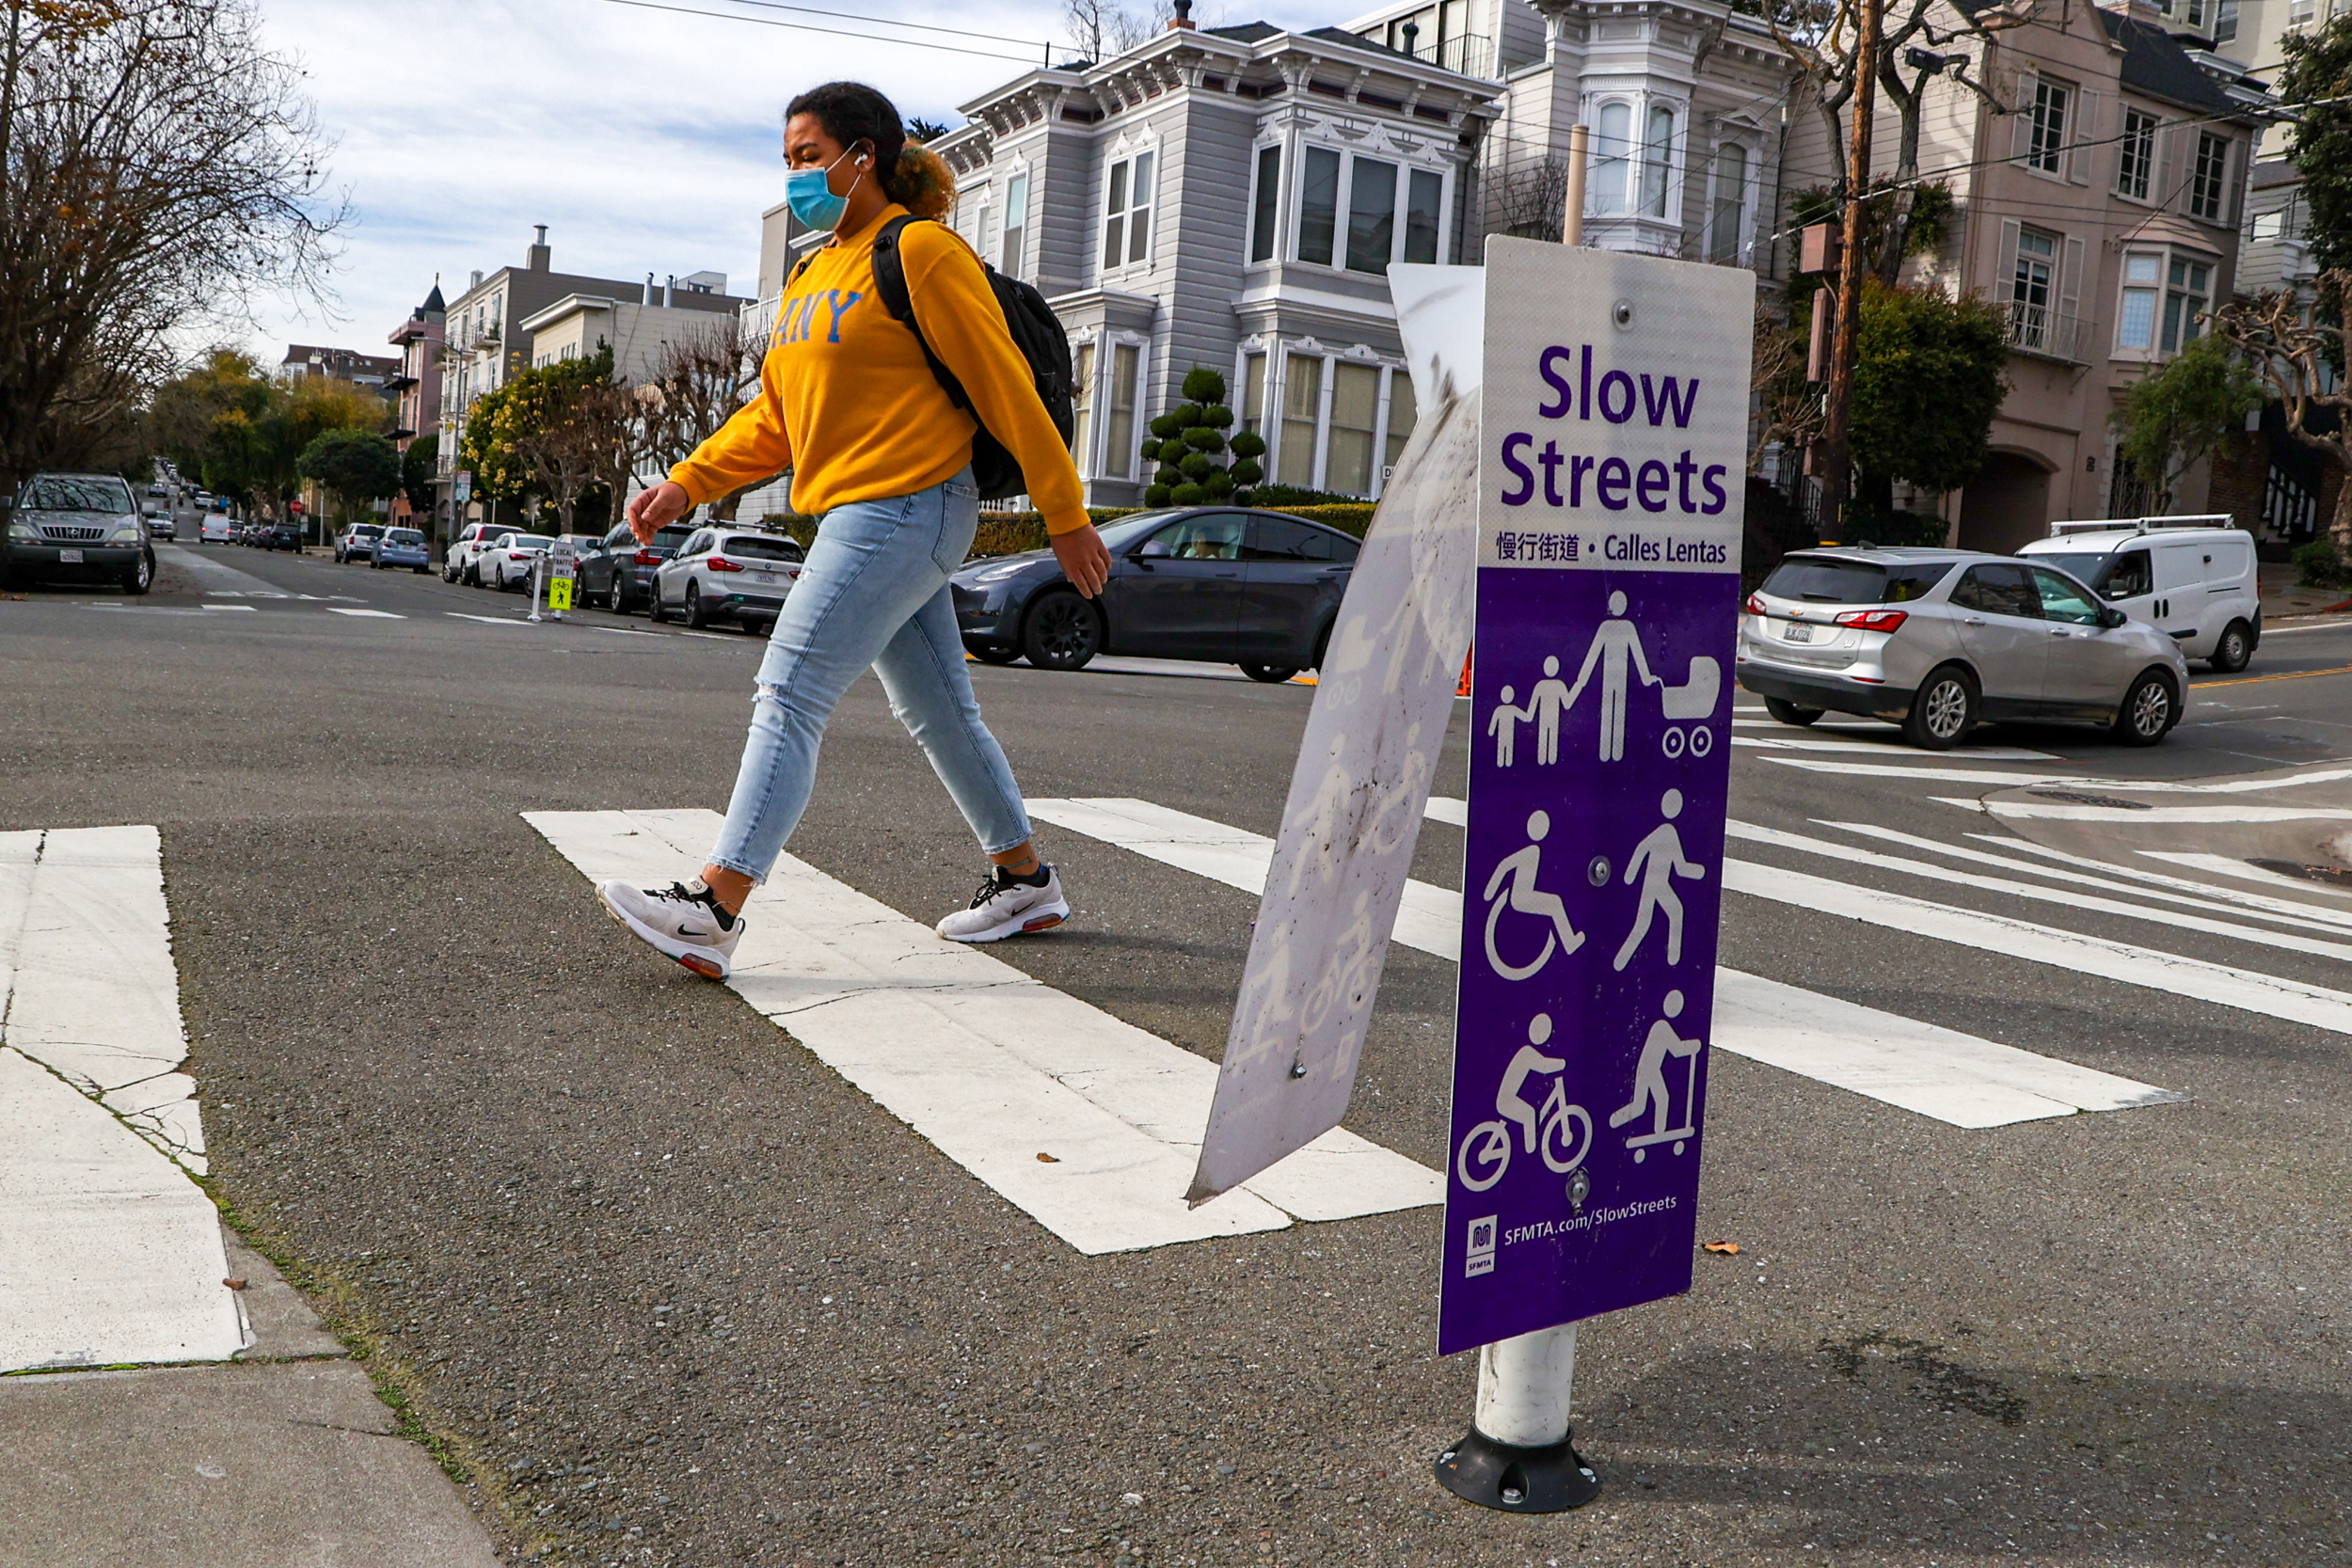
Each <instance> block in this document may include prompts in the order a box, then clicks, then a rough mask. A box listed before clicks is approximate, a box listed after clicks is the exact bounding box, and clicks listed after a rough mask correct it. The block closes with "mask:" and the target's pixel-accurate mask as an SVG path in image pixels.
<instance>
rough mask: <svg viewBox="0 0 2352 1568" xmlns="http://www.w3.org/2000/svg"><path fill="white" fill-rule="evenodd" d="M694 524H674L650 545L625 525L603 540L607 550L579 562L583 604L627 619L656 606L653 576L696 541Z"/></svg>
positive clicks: (662, 531)
mask: <svg viewBox="0 0 2352 1568" xmlns="http://www.w3.org/2000/svg"><path fill="white" fill-rule="evenodd" d="M693 534H694V526H693V525H692V524H691V523H672V524H670V525H669V526H668V527H666V528H663V529H660V530H659V531H656V532H655V534H654V536H653V543H652V544H650V545H640V544H639V543H638V542H637V535H636V534H635V533H633V532H631V531H629V528H628V524H626V523H624V524H622V525H621V526H620V527H619V528H616V529H614V530H613V531H612V532H610V533H608V534H606V535H605V536H604V547H603V548H602V549H601V550H599V551H598V552H597V553H596V554H595V555H592V556H583V557H581V559H580V578H579V585H580V602H581V603H582V604H592V605H599V606H602V607H603V608H604V609H606V610H611V611H612V613H613V614H615V615H628V614H631V613H633V612H635V611H637V610H643V609H644V608H645V607H646V606H647V605H648V604H650V603H652V602H653V575H654V572H655V570H656V569H657V568H659V567H660V564H661V563H662V562H665V561H667V560H669V559H670V557H672V556H674V555H675V554H677V549H678V546H680V545H683V544H685V543H686V541H687V540H689V539H691V538H692V537H693Z"/></svg>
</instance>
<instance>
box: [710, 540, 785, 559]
mask: <svg viewBox="0 0 2352 1568" xmlns="http://www.w3.org/2000/svg"><path fill="white" fill-rule="evenodd" d="M719 552H720V553H721V554H722V555H739V556H741V557H742V558H743V559H744V560H746V561H798V560H800V559H801V546H799V545H798V544H796V543H795V542H794V541H792V540H789V539H776V538H772V537H770V536H767V535H763V534H757V533H731V534H729V535H727V537H726V539H725V541H724V542H723V543H722V544H721V545H720V546H719Z"/></svg>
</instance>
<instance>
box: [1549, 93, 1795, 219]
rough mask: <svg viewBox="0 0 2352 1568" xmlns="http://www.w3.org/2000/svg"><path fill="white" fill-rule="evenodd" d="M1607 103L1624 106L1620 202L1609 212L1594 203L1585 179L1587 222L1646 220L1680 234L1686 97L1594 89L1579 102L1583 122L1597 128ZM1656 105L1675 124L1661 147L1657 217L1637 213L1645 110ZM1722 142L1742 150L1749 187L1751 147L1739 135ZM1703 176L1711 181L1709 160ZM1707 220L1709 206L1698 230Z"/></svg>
mask: <svg viewBox="0 0 2352 1568" xmlns="http://www.w3.org/2000/svg"><path fill="white" fill-rule="evenodd" d="M1612 103H1622V104H1624V105H1625V106H1626V125H1627V131H1626V153H1625V167H1624V168H1623V169H1622V170H1621V171H1620V173H1619V182H1620V183H1619V188H1620V189H1621V190H1622V191H1623V193H1624V200H1625V205H1624V206H1623V207H1620V208H1618V209H1617V210H1616V211H1614V212H1612V211H1609V210H1608V209H1606V208H1602V207H1598V206H1596V205H1595V202H1596V201H1597V200H1598V199H1600V198H1599V196H1598V189H1599V187H1597V185H1596V184H1595V182H1593V181H1592V180H1590V179H1589V178H1588V179H1587V181H1586V182H1585V188H1584V216H1585V218H1586V219H1587V220H1588V221H1589V220H1591V219H1593V218H1610V219H1614V220H1619V221H1622V222H1626V223H1646V224H1650V225H1653V226H1656V227H1663V228H1667V229H1671V230H1676V231H1677V233H1678V232H1680V231H1681V230H1684V229H1685V228H1687V227H1689V226H1688V225H1687V224H1685V223H1684V221H1683V201H1684V198H1685V196H1686V194H1687V191H1688V186H1689V181H1690V174H1691V101H1690V100H1689V99H1687V98H1676V97H1674V96H1672V95H1671V94H1668V93H1660V92H1632V91H1619V90H1606V91H1600V92H1596V93H1593V94H1591V95H1589V96H1588V97H1586V98H1585V99H1584V100H1583V109H1582V112H1583V115H1584V123H1585V124H1587V125H1590V126H1592V127H1594V128H1595V130H1596V132H1597V130H1598V128H1599V125H1600V112H1601V110H1603V109H1604V108H1606V107H1608V106H1609V105H1610V104H1612ZM1661 108H1662V109H1664V110H1666V111H1667V112H1668V113H1670V114H1672V115H1673V116H1674V121H1675V128H1674V131H1673V133H1672V135H1671V137H1670V145H1669V146H1668V148H1667V150H1666V200H1665V208H1666V212H1665V215H1664V216H1662V217H1659V216H1653V215H1652V214H1648V213H1645V212H1644V211H1642V152H1643V149H1645V148H1646V147H1647V146H1648V145H1649V140H1648V137H1649V115H1650V111H1651V110H1652V109H1661ZM1723 140H1724V141H1739V142H1740V143H1741V145H1742V146H1744V147H1746V148H1747V150H1748V169H1749V174H1748V179H1749V183H1750V184H1751V185H1753V184H1754V183H1755V182H1756V179H1757V177H1758V166H1757V163H1756V158H1757V153H1756V147H1755V146H1754V145H1753V144H1751V143H1748V142H1746V141H1744V140H1743V139H1742V138H1740V137H1739V136H1725V137H1724V138H1723ZM1707 178H1708V182H1709V184H1710V185H1711V184H1712V182H1713V181H1714V178H1715V175H1714V169H1713V166H1712V160H1711V159H1710V160H1709V167H1708V176H1707ZM1713 221H1714V213H1713V209H1712V208H1711V207H1710V208H1709V210H1708V214H1706V216H1705V217H1703V218H1702V219H1701V220H1700V230H1701V232H1702V233H1704V232H1705V230H1706V228H1707V226H1708V224H1711V223H1712V222H1713ZM1751 228H1753V223H1751Z"/></svg>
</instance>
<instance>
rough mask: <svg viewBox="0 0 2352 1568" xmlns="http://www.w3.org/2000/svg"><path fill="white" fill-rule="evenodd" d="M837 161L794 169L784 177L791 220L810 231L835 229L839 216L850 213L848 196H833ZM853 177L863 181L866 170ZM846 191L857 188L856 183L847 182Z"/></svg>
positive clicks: (844, 156)
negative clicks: (792, 217)
mask: <svg viewBox="0 0 2352 1568" xmlns="http://www.w3.org/2000/svg"><path fill="white" fill-rule="evenodd" d="M848 156H849V154H848V153H847V152H844V153H842V154H841V158H846V157H848ZM841 158H835V159H834V161H833V162H832V163H830V164H827V165H826V166H824V167H823V168H796V169H794V170H793V171H792V172H791V173H789V174H787V175H786V176H785V177H784V199H785V203H786V204H787V206H789V207H790V208H791V209H792V215H793V216H794V217H796V218H799V219H800V220H801V221H802V222H803V223H804V224H807V225H808V226H809V227H810V228H811V229H822V230H832V229H834V228H837V227H839V225H840V223H841V214H844V213H846V212H848V211H849V210H850V198H848V197H846V196H835V195H834V194H833V184H832V177H833V171H834V168H835V167H837V166H839V165H840V163H841ZM857 178H858V180H863V179H865V178H866V171H865V170H864V169H862V168H861V169H859V170H858V171H857ZM850 189H851V190H853V191H854V190H856V189H857V180H852V181H850Z"/></svg>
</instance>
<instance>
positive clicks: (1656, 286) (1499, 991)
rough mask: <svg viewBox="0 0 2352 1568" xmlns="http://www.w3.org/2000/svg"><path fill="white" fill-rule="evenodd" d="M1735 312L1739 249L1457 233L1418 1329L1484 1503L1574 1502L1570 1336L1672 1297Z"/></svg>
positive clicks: (1708, 896)
mask: <svg viewBox="0 0 2352 1568" xmlns="http://www.w3.org/2000/svg"><path fill="white" fill-rule="evenodd" d="M1754 301H1755V278H1754V277H1753V276H1752V275H1751V274H1749V273H1747V272H1745V271H1743V270H1741V269H1739V268H1734V267H1714V266H1704V265H1698V264H1694V263H1689V262H1681V261H1665V260H1661V259H1656V258H1649V257H1638V256H1630V255H1625V254H1620V253H1616V252H1610V251H1598V250H1584V249H1577V248H1569V247H1565V246H1561V245H1544V244H1539V243H1536V242H1533V241H1524V240H1511V239H1497V240H1494V241H1491V242H1489V244H1488V246H1487V252H1486V337H1485V342H1486V354H1485V368H1484V372H1483V375H1482V385H1481V409H1480V466H1479V481H1480V483H1479V500H1478V533H1479V543H1478V552H1479V553H1478V563H1477V621H1476V632H1475V647H1476V650H1477V658H1476V664H1475V670H1474V677H1473V682H1472V694H1471V697H1470V757H1471V761H1470V825H1469V832H1468V836H1467V848H1466V863H1465V866H1464V878H1463V882H1464V886H1463V892H1464V895H1465V896H1464V898H1463V925H1462V968H1461V981H1460V986H1461V990H1460V1001H1459V1010H1458V1019H1457V1023H1456V1036H1455V1047H1454V1115H1453V1129H1452V1138H1451V1142H1450V1145H1449V1149H1448V1152H1449V1161H1448V1171H1447V1180H1448V1186H1447V1200H1446V1239H1445V1253H1444V1269H1445V1274H1444V1285H1443V1290H1442V1300H1441V1309H1440V1313H1439V1326H1438V1349H1439V1351H1440V1352H1441V1353H1447V1354H1450V1353H1452V1352H1454V1351H1460V1350H1468V1349H1472V1348H1476V1347H1486V1355H1485V1365H1484V1367H1483V1369H1482V1380H1481V1393H1480V1404H1479V1417H1478V1421H1477V1425H1476V1427H1475V1428H1474V1429H1473V1431H1472V1433H1471V1434H1470V1437H1469V1438H1467V1439H1465V1441H1464V1443H1462V1444H1460V1445H1457V1446H1456V1448H1455V1449H1454V1450H1450V1451H1449V1453H1448V1454H1447V1455H1446V1456H1445V1458H1444V1459H1443V1460H1441V1461H1440V1463H1439V1465H1438V1473H1439V1475H1440V1477H1441V1479H1444V1480H1445V1481H1446V1484H1448V1485H1449V1486H1450V1487H1453V1488H1454V1490H1455V1491H1457V1492H1460V1493H1462V1494H1463V1495H1464V1496H1468V1497H1475V1498H1476V1500H1479V1501H1484V1502H1489V1503H1492V1504H1494V1505H1496V1506H1502V1507H1513V1508H1521V1509H1525V1510H1528V1511H1535V1510H1538V1509H1556V1508H1561V1507H1573V1506H1575V1505H1576V1504H1577V1503H1580V1502H1582V1501H1584V1500H1587V1499H1588V1498H1589V1497H1591V1496H1592V1495H1593V1493H1594V1492H1595V1491H1596V1490H1597V1484H1598V1483H1597V1479H1596V1478H1595V1477H1594V1476H1593V1474H1592V1472H1591V1471H1590V1470H1589V1469H1587V1468H1585V1467H1584V1466H1583V1465H1582V1463H1581V1461H1580V1460H1578V1459H1577V1458H1576V1455H1575V1452H1574V1450H1573V1449H1571V1448H1569V1446H1568V1442H1567V1430H1566V1413H1567V1394H1568V1388H1567V1380H1568V1376H1569V1371H1570V1369H1571V1367H1572V1362H1573V1354H1574V1338H1573V1335H1574V1332H1575V1331H1574V1327H1573V1325H1574V1324H1575V1323H1577V1322H1578V1321H1579V1320H1581V1319H1584V1318H1589V1317H1592V1316H1594V1315H1595V1314H1597V1313H1601V1312H1607V1311H1612V1310H1614V1309H1616V1308H1619V1307H1632V1306H1637V1305H1639V1304H1641V1303H1643V1302H1648V1301H1655V1300H1657V1299H1659V1298H1661V1297H1662V1296H1668V1295H1673V1294H1677V1293H1678V1292H1680V1291H1686V1290H1688V1289H1689V1288H1690V1284H1691V1260H1692V1245H1693V1243H1694V1240H1695V1235H1694V1224H1695V1212H1694V1210H1695V1203H1696V1199H1697V1196H1698V1173H1699V1154H1700V1148H1701V1141H1702V1133H1703V1129H1704V1126H1705V1116H1704V1110H1705V1104H1706V1097H1707V1045H1708V1021H1709V1018H1710V1016H1711V1013H1712V1009H1713V1006H1714V977H1715V938H1716V920H1717V912H1718V906H1719V903H1720V897H1721V888H1722V880H1723V878H1722V872H1723V847H1724V797H1725V792H1726V789H1727V787H1728V778H1729V773H1728V767H1727V764H1728V759H1729V755H1730V735H1731V730H1730V719H1731V714H1730V709H1731V671H1732V659H1733V638H1734V633H1735V626H1736V623H1737V618H1738V612H1739V580H1740V579H1739V571H1740V522H1741V499H1742V488H1743V484H1744V474H1745V472H1746V448H1747V412H1748V374H1749V345H1750V336H1751V322H1752V319H1753V311H1754ZM1497 1428H1502V1430H1497ZM1506 1475H1512V1476H1516V1477H1517V1482H1516V1485H1515V1486H1514V1485H1510V1484H1506V1482H1505V1479H1504V1478H1505V1477H1506ZM1515 1494H1516V1495H1515Z"/></svg>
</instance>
